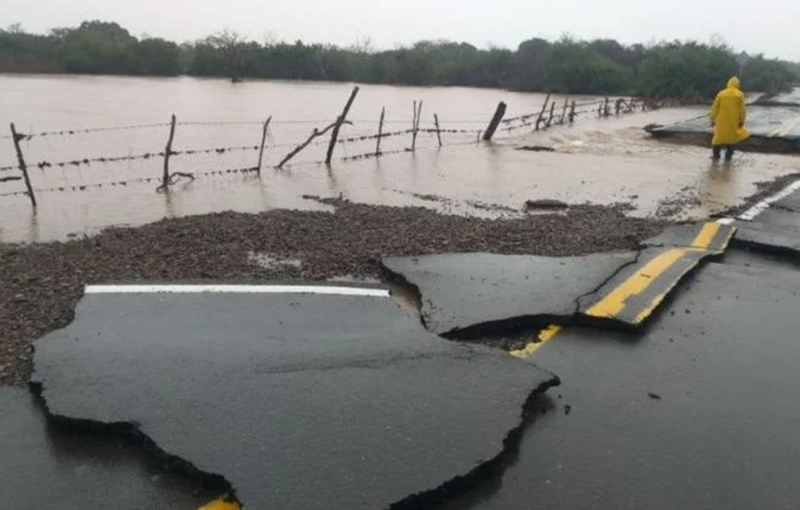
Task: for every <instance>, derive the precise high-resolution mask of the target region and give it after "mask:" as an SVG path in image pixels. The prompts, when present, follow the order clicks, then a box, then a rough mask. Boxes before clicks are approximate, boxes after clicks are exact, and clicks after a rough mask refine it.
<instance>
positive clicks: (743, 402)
mask: <svg viewBox="0 0 800 510" xmlns="http://www.w3.org/2000/svg"><path fill="white" fill-rule="evenodd" d="M752 262H753V267H752V268H747V267H744V266H741V265H735V266H732V265H727V264H724V265H723V264H713V263H712V264H708V265H706V266H704V267H702V268H701V269H700V270H699V272H698V274H697V276H696V277H695V278H694V281H693V282H688V283H687V284H686V288H684V289H682V292H679V293H676V297H675V299H674V301H672V302H671V303H670V304H669V305H668V309H666V310H665V312H666V313H662V314H660V315H659V316H658V317H657V318H655V319H654V322H653V323H652V324H651V327H649V328H647V329H646V330H644V331H641V332H636V333H632V332H631V333H625V332H620V331H613V330H597V329H583V328H568V329H566V330H564V331H563V332H562V333H561V334H560V335H559V337H558V338H557V340H555V341H552V342H548V343H546V344H545V345H544V346H542V347H541V348H540V349H539V350H538V352H537V353H536V355H535V356H534V357H533V358H531V360H532V361H533V362H535V363H537V364H542V365H546V366H548V367H549V368H552V369H553V370H555V371H557V372H558V373H559V375H561V377H562V379H563V381H564V384H563V385H562V386H561V387H560V388H558V389H557V390H555V391H553V392H551V393H548V394H547V395H545V396H544V397H543V398H541V399H539V402H538V411H539V412H537V413H536V415H537V416H536V418H535V419H534V421H533V422H532V423H530V424H529V425H528V427H527V428H526V430H525V435H524V439H523V441H522V443H521V446H520V448H519V455H518V458H517V459H516V461H515V462H514V464H513V467H511V468H509V469H508V470H507V471H506V472H505V473H504V474H503V475H502V476H501V477H499V478H498V479H495V480H494V481H493V483H487V484H486V485H484V487H483V488H482V489H479V490H476V491H475V492H474V493H473V494H471V495H470V496H469V497H467V498H465V499H463V500H462V501H459V502H457V503H455V504H453V505H448V506H446V507H445V508H446V509H447V510H465V509H470V510H495V509H497V510H499V509H503V510H506V509H509V508H531V505H532V504H534V503H535V507H537V508H552V509H566V508H569V509H573V510H590V509H597V508H616V509H621V510H628V509H631V510H633V509H641V508H649V509H654V510H677V509H683V508H727V509H731V510H749V509H752V508H770V509H775V510H789V509H794V508H796V507H797V501H798V498H800V492H799V491H798V487H797V479H796V478H797V477H796V473H797V472H798V470H800V455H798V451H800V443H798V441H797V439H796V435H797V434H796V430H797V429H798V427H800V411H799V410H800V399H799V398H798V395H800V382H798V379H797V377H796V374H797V371H798V368H800V344H799V343H798V342H797V331H798V328H800V319H799V318H798V314H797V310H798V307H800V297H798V296H797V289H798V288H800V275H799V274H798V273H797V271H796V270H795V271H787V270H784V269H781V268H779V267H771V266H769V267H767V266H766V265H761V266H760V267H757V266H756V265H755V264H757V263H758V259H757V258H754V259H752ZM765 333H766V334H765Z"/></svg>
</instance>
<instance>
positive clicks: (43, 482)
mask: <svg viewBox="0 0 800 510" xmlns="http://www.w3.org/2000/svg"><path fill="white" fill-rule="evenodd" d="M0 406H1V407H0V408H1V409H2V412H0V452H2V454H1V455H2V460H0V508H3V509H4V510H5V509H8V510H43V509H65V510H66V509H86V510H107V509H110V508H124V509H149V508H169V509H186V510H189V509H192V508H196V507H198V506H199V505H202V504H203V503H205V502H206V501H208V499H209V498H210V497H211V495H212V494H213V492H206V491H205V490H204V488H203V487H202V486H200V485H199V484H197V483H194V482H193V481H192V480H189V479H187V478H185V477H182V476H180V475H176V474H174V473H173V472H172V471H170V470H169V469H168V468H167V466H166V465H164V463H163V462H161V461H159V460H158V459H156V458H155V457H153V456H150V455H148V454H147V453H146V452H145V450H144V449H143V448H141V447H140V446H139V445H136V444H134V443H133V442H131V441H129V440H126V439H125V438H123V437H119V436H115V435H105V434H99V433H97V432H93V431H87V430H80V429H77V428H69V427H59V426H56V425H54V424H52V423H48V421H47V420H46V418H45V410H44V408H43V405H42V403H41V402H40V401H38V399H37V398H36V397H34V395H33V394H32V393H31V392H29V391H27V390H26V389H22V388H7V387H6V388H0Z"/></svg>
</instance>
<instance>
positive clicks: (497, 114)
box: [483, 101, 506, 142]
mask: <svg viewBox="0 0 800 510" xmlns="http://www.w3.org/2000/svg"><path fill="white" fill-rule="evenodd" d="M505 114H506V104H505V103H504V102H502V101H500V102H499V103H497V109H496V110H495V111H494V116H492V120H491V121H490V122H489V127H487V128H486V131H485V132H484V133H483V141H484V142H488V141H490V140H491V139H492V137H493V136H494V132H495V131H497V126H499V125H500V121H502V120H503V116H504V115H505Z"/></svg>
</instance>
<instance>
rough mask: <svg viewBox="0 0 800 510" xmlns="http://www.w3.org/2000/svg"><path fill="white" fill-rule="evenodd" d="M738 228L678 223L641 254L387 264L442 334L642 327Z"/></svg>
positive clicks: (444, 258)
mask: <svg viewBox="0 0 800 510" xmlns="http://www.w3.org/2000/svg"><path fill="white" fill-rule="evenodd" d="M735 231H736V227H734V226H732V225H724V224H721V223H718V222H708V223H699V224H685V225H677V226H674V227H670V228H668V229H667V230H665V231H664V233H662V234H661V235H660V236H658V237H656V238H653V239H650V240H646V241H644V243H643V244H644V246H643V247H642V248H641V249H639V250H638V251H636V252H625V253H605V254H596V255H589V256H584V257H561V258H556V257H524V256H520V257H510V256H501V255H494V254H487V253H478V254H457V253H454V254H444V255H432V256H427V257H405V258H384V259H383V260H382V263H383V265H384V267H385V268H387V269H388V270H389V271H391V272H392V273H393V274H396V275H399V277H401V278H402V279H404V280H405V281H406V282H408V283H410V284H411V285H413V286H415V287H416V288H417V289H419V293H420V296H421V299H420V302H421V304H422V310H421V313H422V319H423V322H424V323H425V325H426V327H427V328H428V329H429V330H431V331H432V332H434V333H437V334H441V335H446V336H451V337H455V338H462V339H463V338H479V337H481V336H485V335H486V334H491V333H493V332H496V331H502V330H505V331H508V330H511V329H514V328H521V327H528V328H531V327H534V326H537V325H538V326H540V327H541V326H544V325H546V324H547V323H548V322H560V323H562V324H564V323H574V322H576V321H579V320H580V321H584V322H591V323H595V322H598V321H603V322H610V323H612V325H614V326H617V327H640V326H642V325H643V324H644V323H645V321H646V320H647V318H648V317H649V316H650V315H651V314H652V313H653V312H654V311H655V309H656V308H657V307H658V305H659V304H660V303H661V301H662V300H664V299H665V298H666V297H667V295H668V294H669V293H670V291H672V289H673V288H674V287H675V286H676V285H677V284H678V283H679V282H680V280H681V279H682V278H683V277H685V276H686V275H687V274H688V273H690V272H691V271H692V270H694V269H695V268H696V267H697V265H698V264H699V263H700V262H701V261H702V260H704V259H706V258H709V257H715V256H719V255H721V254H722V253H723V252H724V250H725V249H726V248H727V246H728V243H729V241H730V239H731V237H732V236H733V234H734V232H735ZM647 246H658V248H656V247H652V248H647Z"/></svg>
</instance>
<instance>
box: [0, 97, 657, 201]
mask: <svg viewBox="0 0 800 510" xmlns="http://www.w3.org/2000/svg"><path fill="white" fill-rule="evenodd" d="M561 99H562V101H558V100H554V101H553V102H551V103H548V102H546V103H545V104H544V105H543V106H542V107H540V108H539V109H537V110H536V111H535V112H530V113H525V114H522V115H517V116H514V117H508V118H505V119H503V120H501V121H500V126H499V131H500V132H504V133H507V134H509V135H511V134H512V132H518V131H521V130H525V129H529V130H531V131H534V130H539V129H548V128H550V127H551V126H553V125H563V124H566V123H567V122H569V123H572V122H573V121H574V120H575V119H576V118H578V117H581V116H585V115H587V114H597V115H598V116H600V117H603V116H611V115H614V114H616V113H631V112H633V111H636V110H637V108H638V109H641V110H645V109H648V108H655V107H659V106H660V105H657V104H653V105H650V104H649V103H646V102H644V101H641V100H638V99H634V98H630V99H627V100H626V99H623V98H616V99H613V100H612V99H598V100H591V101H584V102H574V101H573V102H570V101H568V100H567V102H566V103H564V102H563V100H564V98H561ZM548 104H549V105H550V106H549V108H548ZM348 120H349V119H348ZM487 122H488V118H487V119H484V120H478V119H460V120H449V119H448V121H447V126H450V127H441V126H440V125H439V124H437V126H439V128H437V127H426V128H420V127H419V124H417V126H416V128H414V127H412V128H407V129H395V130H389V131H386V132H383V131H381V132H380V133H378V132H376V131H377V130H378V128H377V126H378V122H376V120H375V119H370V120H349V122H348V124H343V125H342V129H343V131H342V132H341V133H340V136H339V137H337V139H336V144H337V145H338V146H341V147H342V149H343V150H344V152H345V155H344V156H339V157H337V158H336V161H341V162H353V161H361V160H367V159H375V158H378V157H382V156H389V155H395V154H404V153H408V152H413V151H414V150H415V149H420V150H425V149H436V148H437V147H442V146H454V145H467V144H475V143H476V142H478V141H480V138H481V135H482V133H483V132H484V131H483V129H476V128H474V127H470V126H480V127H481V128H483V127H485V125H486V124H487ZM264 124H265V122H264V121H255V120H219V121H182V122H176V123H175V125H176V126H194V127H202V128H205V127H219V126H263V125H264ZM291 124H297V125H314V126H325V125H329V124H330V120H272V121H271V123H270V126H272V125H291ZM354 124H363V125H370V126H374V127H372V128H362V129H354V128H353V125H354ZM400 124H405V125H411V124H412V119H394V120H390V119H384V120H383V122H382V124H381V126H382V125H393V126H396V125H400ZM170 126H171V123H152V124H134V125H124V126H112V127H99V128H86V129H64V130H60V131H42V132H35V133H28V134H21V133H20V134H19V135H18V141H20V142H22V141H30V140H32V139H34V138H37V137H41V138H47V137H55V136H65V137H70V136H76V135H83V134H91V133H105V132H123V131H131V130H139V129H142V130H144V129H154V128H169V127H170ZM314 129H315V130H316V129H317V128H316V127H315V128H314ZM415 134H416V135H420V134H427V135H430V139H431V140H433V144H432V145H423V144H416V146H414V147H413V148H412V147H411V146H408V147H400V148H397V146H396V145H397V144H395V146H394V147H390V148H388V149H387V150H380V149H379V145H378V144H377V142H378V141H382V140H384V139H391V138H396V137H403V136H409V137H410V138H413V137H414V136H415ZM341 135H344V136H341ZM433 135H436V137H434V136H433ZM442 135H451V137H450V138H448V139H447V140H446V141H442ZM11 138H12V137H10V136H4V137H0V139H11ZM437 138H438V140H437ZM453 138H456V139H455V140H454V139H453ZM458 138H460V139H458ZM266 140H269V143H264V145H263V146H262V145H240V146H236V145H234V146H224V147H216V148H208V149H203V148H192V149H186V150H171V151H170V153H169V156H170V157H181V156H193V155H218V156H222V155H225V154H228V153H233V152H249V151H253V152H255V151H260V150H264V151H269V150H273V152H274V150H275V149H284V148H290V147H291V148H293V149H294V148H297V147H298V146H300V145H301V144H302V142H299V141H297V142H287V143H281V144H277V143H275V141H274V140H275V139H274V136H273V133H272V130H271V129H268V130H267V132H266ZM266 140H265V141H266ZM437 141H438V143H437ZM360 142H361V143H363V142H373V143H374V144H375V145H374V150H369V151H362V152H358V153H356V154H347V152H348V145H349V144H355V145H356V146H357V147H358V149H359V150H363V146H358V144H359V143H360ZM329 144H330V140H326V139H322V138H321V139H319V140H313V141H310V142H308V141H307V142H306V143H305V144H304V145H303V147H307V146H327V145H329ZM165 156H166V155H165V152H164V151H154V152H145V153H140V154H127V155H114V156H102V157H91V158H79V159H73V160H68V161H58V162H50V161H39V162H36V163H33V164H30V165H29V168H39V169H41V170H44V169H47V168H52V167H59V168H67V167H81V166H88V165H92V164H96V163H100V164H116V163H121V162H130V161H147V160H150V159H156V158H165ZM324 163H325V162H324V161H305V162H303V161H300V162H293V163H289V164H287V167H286V168H291V167H296V166H306V165H322V164H324ZM259 165H261V163H259ZM263 166H264V167H265V168H269V167H270V165H263ZM11 171H20V173H23V172H22V169H21V168H20V167H19V166H17V165H7V166H2V167H0V172H11ZM258 172H260V169H259V167H241V168H223V169H213V170H207V171H201V172H193V173H184V172H174V173H173V174H172V175H170V176H169V177H168V178H167V180H168V182H170V183H172V178H173V177H176V178H182V177H189V178H191V179H194V178H197V177H206V176H217V175H231V174H251V173H258ZM20 180H22V177H20V176H16V175H13V176H8V177H2V178H0V183H5V182H16V181H20ZM151 182H152V183H162V182H163V176H151V177H138V176H137V177H131V178H127V179H120V180H115V181H110V182H99V183H92V184H75V185H61V186H53V187H49V188H39V189H33V192H34V193H48V192H68V191H69V192H73V191H86V190H89V189H97V188H103V187H117V186H127V185H128V184H132V183H151ZM27 194H28V192H27V191H14V192H9V193H4V194H0V196H18V195H27Z"/></svg>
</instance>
